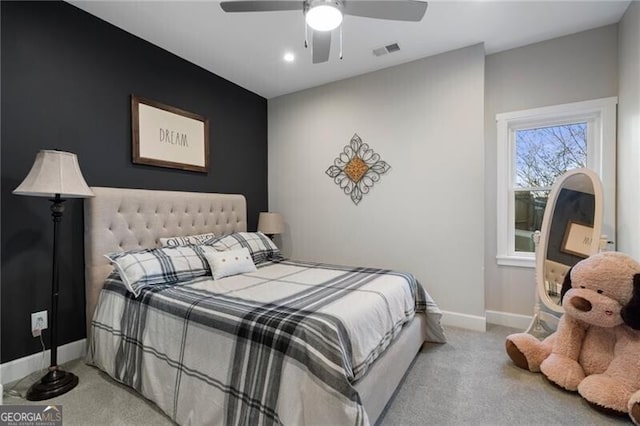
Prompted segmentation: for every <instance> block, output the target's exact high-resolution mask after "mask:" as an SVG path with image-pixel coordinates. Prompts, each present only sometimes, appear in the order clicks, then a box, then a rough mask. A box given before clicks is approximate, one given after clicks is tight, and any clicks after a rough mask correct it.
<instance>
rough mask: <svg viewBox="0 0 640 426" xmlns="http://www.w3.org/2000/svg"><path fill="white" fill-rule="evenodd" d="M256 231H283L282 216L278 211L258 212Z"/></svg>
mask: <svg viewBox="0 0 640 426" xmlns="http://www.w3.org/2000/svg"><path fill="white" fill-rule="evenodd" d="M258 231H260V232H262V233H264V234H268V235H272V234H282V233H283V232H284V218H283V217H282V215H281V214H280V213H267V212H262V213H260V217H259V218H258Z"/></svg>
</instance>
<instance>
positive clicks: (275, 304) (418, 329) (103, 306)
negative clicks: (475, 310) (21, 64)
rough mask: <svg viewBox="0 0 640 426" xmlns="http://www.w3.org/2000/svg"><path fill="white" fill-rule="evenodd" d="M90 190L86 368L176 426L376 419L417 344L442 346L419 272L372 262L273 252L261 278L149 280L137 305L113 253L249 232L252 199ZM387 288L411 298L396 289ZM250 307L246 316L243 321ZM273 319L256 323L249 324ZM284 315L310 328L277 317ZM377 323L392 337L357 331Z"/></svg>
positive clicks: (260, 267)
mask: <svg viewBox="0 0 640 426" xmlns="http://www.w3.org/2000/svg"><path fill="white" fill-rule="evenodd" d="M92 190H93V191H94V193H95V195H96V196H95V197H94V198H91V199H88V200H86V201H85V265H86V317H87V337H88V339H89V344H88V348H89V349H88V351H87V362H88V363H89V364H92V365H94V366H96V367H98V368H100V369H102V370H103V371H105V372H106V373H107V374H108V375H110V376H111V377H112V378H114V379H115V380H117V381H119V382H122V383H124V384H126V385H128V386H131V387H132V388H134V389H135V390H136V391H138V392H139V393H140V394H142V395H143V396H144V397H146V398H148V399H150V400H151V401H153V402H154V403H156V404H157V405H158V406H159V407H160V408H161V409H162V410H163V411H164V412H165V413H166V414H167V415H168V416H169V417H171V418H172V419H173V420H174V421H176V422H177V423H179V424H320V423H322V424H362V425H366V424H373V423H375V422H376V420H377V419H378V418H379V416H380V414H381V413H382V412H383V410H384V408H385V406H386V404H387V402H388V401H389V399H390V398H391V396H392V394H393V392H394V390H395V389H396V387H397V386H398V384H399V383H400V381H401V380H402V378H403V376H404V374H405V373H406V372H407V370H408V368H409V366H410V365H411V362H412V361H413V359H414V358H415V356H416V353H417V352H418V351H419V349H420V347H421V346H422V343H423V342H424V341H432V342H444V341H445V336H444V333H443V330H442V327H441V326H440V321H439V320H440V317H441V312H440V310H439V309H438V307H437V306H436V304H435V303H434V302H433V300H432V299H431V297H430V296H429V295H428V293H426V292H424V291H423V289H422V287H421V286H420V285H419V283H417V282H416V281H415V279H414V278H413V276H412V275H411V274H404V273H398V272H393V271H385V270H380V269H373V268H350V267H345V266H336V265H325V264H321V263H312V262H299V261H293V260H287V259H282V260H281V259H277V258H276V259H273V260H265V261H264V262H262V263H260V264H259V265H258V268H256V271H254V272H250V273H245V274H241V275H236V276H231V277H227V278H223V279H221V280H215V281H214V280H212V279H211V277H210V276H200V277H195V278H193V279H190V280H187V281H185V282H180V283H179V285H174V284H160V285H154V286H152V287H151V288H147V289H145V290H144V291H143V292H142V293H140V295H139V296H138V297H134V296H133V295H132V294H131V292H130V291H127V290H126V288H125V286H124V285H123V283H122V281H121V280H120V279H119V276H118V274H116V273H113V267H112V265H111V263H110V262H109V260H108V259H107V258H106V257H105V256H104V255H105V254H108V253H114V252H123V251H130V250H138V249H150V248H155V247H158V245H159V240H160V238H168V237H175V236H188V235H196V234H205V233H209V232H211V233H214V234H215V235H219V236H223V235H229V234H233V233H242V232H246V230H247V219H246V201H245V199H244V197H243V196H242V195H237V194H208V193H189V192H178V191H155V190H140V189H122V188H101V187H93V188H92ZM327 283H331V285H327ZM328 287H330V288H331V292H329V291H328V290H327V288H328ZM393 287H398V288H401V290H399V291H400V292H401V293H403V295H402V296H395V295H392V294H391V291H392V290H391V288H393ZM387 289H389V290H387ZM279 291H282V292H284V294H282V295H281V294H278V293H277V292H279ZM387 291H388V292H389V295H387V294H386V292H387ZM394 291H396V290H394ZM338 293H340V294H343V296H342V297H343V298H341V299H339V298H338V297H337V294H338ZM302 294H304V295H305V296H304V297H301V296H300V295H302ZM310 294H313V297H311V296H308V295H310ZM319 295H322V296H319ZM294 296H295V297H294ZM383 296H384V297H383ZM409 296H410V297H412V298H413V299H412V300H414V301H415V303H414V302H411V304H412V305H414V306H409V304H408V302H407V298H408V297H409ZM349 298H350V299H349ZM367 298H369V299H376V300H384V303H385V305H384V309H383V310H384V313H381V312H382V311H380V307H377V308H376V307H375V306H374V305H371V306H372V308H371V309H369V308H367V309H360V310H361V311H362V312H360V313H358V314H356V313H355V311H357V310H356V309H354V308H353V307H354V306H360V304H361V303H360V301H362V300H365V299H367ZM302 299H304V300H305V301H306V302H305V303H304V304H303V303H302V302H301V300H302ZM309 300H311V301H309ZM354 301H357V303H353V302H354ZM378 303H379V302H378ZM395 305H397V306H395ZM245 306H250V308H251V309H250V311H251V315H253V316H252V317H251V318H250V321H248V319H247V318H248V316H249V315H248V314H247V313H246V312H245V311H243V312H242V313H241V314H238V312H239V311H240V310H241V309H244V307H245ZM265 306H267V307H268V310H265ZM310 306H312V307H313V308H310ZM318 306H320V307H318ZM340 306H342V308H340ZM344 306H347V309H344ZM283 309H284V310H283ZM376 309H378V311H380V312H379V313H378V314H376V312H377V311H376ZM256 312H258V313H259V314H256ZM265 312H269V314H268V315H267V316H268V317H269V318H268V320H267V321H266V322H264V323H263V324H260V321H259V320H256V318H255V317H256V315H257V316H259V317H263V316H265V315H266V314H265ZM271 312H277V314H275V315H274V314H271ZM283 312H284V314H283ZM283 315H284V316H286V317H287V318H289V317H295V318H302V320H299V324H302V325H295V326H290V324H288V323H286V322H282V316H283ZM366 315H368V317H367V316H366ZM240 317H242V319H241V321H242V322H239V321H240V320H238V319H237V318H240ZM382 317H384V318H386V319H385V320H384V322H385V323H386V324H387V325H386V327H387V330H386V331H382V332H380V333H378V334H379V336H377V337H376V336H375V335H374V336H373V337H371V338H370V337H368V336H367V337H366V338H365V337H362V336H364V335H362V336H361V335H360V333H359V332H357V331H358V330H364V329H368V328H369V326H368V324H369V323H373V322H376V321H382V320H379V318H382ZM274 321H276V322H277V324H278V325H277V326H276V327H275V328H274V327H273V323H274ZM220 324H226V326H219V325H220ZM265 324H266V325H265ZM282 324H284V325H282ZM296 324H297V323H296ZM225 327H226V328H225ZM267 328H268V329H269V330H270V331H269V333H265V330H266V329H267ZM274 330H275V331H274ZM321 333H325V334H321ZM283 334H284V335H286V338H284V337H282V335H283ZM374 334H375V333H374ZM236 335H238V336H239V335H242V336H244V338H243V339H244V340H243V339H240V338H238V337H237V336H236ZM248 335H251V336H252V337H250V338H247V336H248ZM256 336H257V337H256ZM354 336H355V337H354ZM231 337H233V339H232V338H231ZM234 339H236V340H234ZM265 341H269V342H271V343H265ZM247 342H248V343H247ZM273 342H275V343H273ZM265 347H267V349H265ZM338 347H339V348H338ZM344 348H347V349H346V350H345V349H344ZM274 366H275V367H274Z"/></svg>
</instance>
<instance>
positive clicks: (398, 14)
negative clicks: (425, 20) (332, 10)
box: [344, 0, 428, 22]
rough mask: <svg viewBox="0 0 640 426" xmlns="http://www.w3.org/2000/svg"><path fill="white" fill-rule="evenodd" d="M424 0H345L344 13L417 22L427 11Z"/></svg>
mask: <svg viewBox="0 0 640 426" xmlns="http://www.w3.org/2000/svg"><path fill="white" fill-rule="evenodd" d="M427 5H428V3H427V2H426V1H413V0H407V1H398V0H395V1H394V0H390V1H384V0H372V1H366V0H362V1H361V0H345V2H344V14H345V15H353V16H362V17H364V18H376V19H391V20H394V21H411V22H418V21H420V20H421V19H422V17H423V16H424V14H425V13H426V11H427Z"/></svg>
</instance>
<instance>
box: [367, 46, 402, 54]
mask: <svg viewBox="0 0 640 426" xmlns="http://www.w3.org/2000/svg"><path fill="white" fill-rule="evenodd" d="M399 50H400V46H398V43H392V44H388V45H386V46H383V47H378V48H377V49H373V54H374V55H376V56H382V55H386V54H387V53H393V52H397V51H399Z"/></svg>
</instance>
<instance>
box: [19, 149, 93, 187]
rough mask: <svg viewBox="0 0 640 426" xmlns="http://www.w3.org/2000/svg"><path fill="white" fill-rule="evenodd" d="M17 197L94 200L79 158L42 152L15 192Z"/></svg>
mask: <svg viewBox="0 0 640 426" xmlns="http://www.w3.org/2000/svg"><path fill="white" fill-rule="evenodd" d="M13 193H14V194H17V195H30V196H33V197H49V198H53V197H55V195H56V194H60V196H61V197H62V198H86V197H93V191H91V189H90V188H89V186H88V185H87V182H85V180H84V177H82V172H80V166H79V164H78V157H77V156H76V155H75V154H73V153H71V152H64V151H54V150H48V149H43V150H41V151H40V152H38V154H37V155H36V160H35V162H34V163H33V166H32V167H31V171H30V172H29V174H28V175H27V177H26V178H24V180H23V181H22V183H21V184H20V185H18V187H17V188H16V189H14V190H13Z"/></svg>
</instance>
